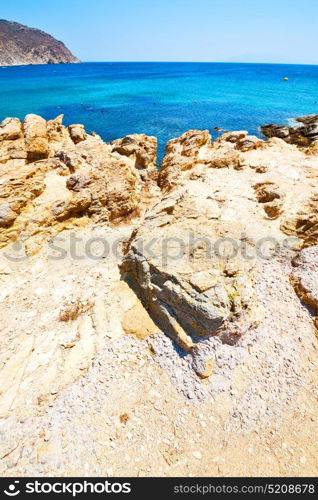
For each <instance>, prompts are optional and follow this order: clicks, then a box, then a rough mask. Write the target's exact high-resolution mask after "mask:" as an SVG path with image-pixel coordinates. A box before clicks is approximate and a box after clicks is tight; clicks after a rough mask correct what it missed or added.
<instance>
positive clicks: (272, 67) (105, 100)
mask: <svg viewBox="0 0 318 500" xmlns="http://www.w3.org/2000/svg"><path fill="white" fill-rule="evenodd" d="M284 77H288V78H289V80H288V81H284V80H283V78H284ZM27 113H37V114H40V115H42V116H43V117H45V118H46V119H51V118H54V117H55V116H57V115H59V114H61V113H63V114H64V117H65V118H64V120H65V123H66V124H67V125H68V124H71V123H84V124H85V126H86V128H87V130H88V131H95V132H97V133H99V134H100V135H101V136H102V137H103V139H105V140H106V141H110V140H112V139H115V138H118V137H123V136H125V135H127V134H132V133H145V134H150V135H155V136H157V137H158V139H159V145H160V153H161V154H162V152H163V148H164V144H165V143H166V141H167V140H169V139H171V138H173V137H176V136H178V135H180V134H181V133H183V132H184V131H186V130H188V129H191V128H198V129H209V130H210V131H211V132H212V135H213V136H214V137H216V136H217V135H218V134H217V133H216V132H214V131H213V129H214V127H216V126H217V127H219V128H222V129H225V130H234V129H236V130H238V129H246V130H249V131H250V132H251V133H253V134H257V135H260V132H259V130H258V129H259V127H260V125H263V124H265V123H270V122H278V123H287V122H288V119H289V118H293V117H296V116H299V115H302V114H311V113H318V66H300V65H279V64H240V63H236V64H234V63H83V64H66V65H49V66H22V67H8V68H0V119H3V118H5V117H7V116H18V117H19V118H21V119H22V118H23V117H24V116H25V114H27Z"/></svg>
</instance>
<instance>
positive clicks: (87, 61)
mask: <svg viewBox="0 0 318 500" xmlns="http://www.w3.org/2000/svg"><path fill="white" fill-rule="evenodd" d="M92 63H93V64H98V63H101V64H103V63H115V64H122V63H125V64H130V63H131V64H136V63H139V64H141V63H146V64H147V63H150V64H156V63H164V64H196V63H197V64H263V65H271V64H276V65H278V66H318V62H317V63H288V62H259V61H161V60H160V61H150V60H149V61H148V60H147V61H124V60H123V61H121V60H116V61H115V60H114V61H109V60H108V61H107V60H105V61H93V60H90V61H89V60H80V63H77V64H92ZM71 64H73V63H71Z"/></svg>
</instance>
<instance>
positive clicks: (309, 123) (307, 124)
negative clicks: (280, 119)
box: [261, 115, 318, 146]
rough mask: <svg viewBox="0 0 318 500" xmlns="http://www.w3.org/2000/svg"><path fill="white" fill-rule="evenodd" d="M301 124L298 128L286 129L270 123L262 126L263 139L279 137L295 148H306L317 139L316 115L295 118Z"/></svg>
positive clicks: (317, 120)
mask: <svg viewBox="0 0 318 500" xmlns="http://www.w3.org/2000/svg"><path fill="white" fill-rule="evenodd" d="M296 121H298V122H300V123H302V124H303V125H302V126H300V127H286V126H280V125H276V124H275V123H270V124H269V125H263V126H262V127H261V130H262V132H263V134H264V135H265V137H267V138H271V137H279V138H281V139H284V140H285V141H286V142H288V143H290V144H296V145H297V146H308V145H309V144H310V143H311V142H313V141H316V140H317V139H318V115H308V116H301V117H299V118H296Z"/></svg>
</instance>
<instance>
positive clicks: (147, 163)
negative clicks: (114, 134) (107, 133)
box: [110, 134, 158, 182]
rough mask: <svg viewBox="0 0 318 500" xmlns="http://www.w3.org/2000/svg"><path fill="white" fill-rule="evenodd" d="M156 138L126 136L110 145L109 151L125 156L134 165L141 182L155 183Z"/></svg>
mask: <svg viewBox="0 0 318 500" xmlns="http://www.w3.org/2000/svg"><path fill="white" fill-rule="evenodd" d="M157 143H158V141H157V138H156V137H150V136H146V135H144V134H132V135H127V136H126V137H124V138H122V139H117V140H115V141H113V142H111V143H110V147H111V151H112V152H113V153H118V154H120V155H121V156H127V157H128V158H129V159H130V160H131V161H132V162H133V164H134V167H135V169H136V173H137V174H138V176H139V177H140V179H141V180H142V181H149V180H153V181H155V182H156V181H157V177H158V170H157V165H156V162H157V146H158V144H157Z"/></svg>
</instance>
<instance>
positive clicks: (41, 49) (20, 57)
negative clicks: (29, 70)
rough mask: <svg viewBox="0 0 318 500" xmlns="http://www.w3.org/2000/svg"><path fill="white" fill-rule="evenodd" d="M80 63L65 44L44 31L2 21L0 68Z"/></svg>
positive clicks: (0, 31)
mask: <svg viewBox="0 0 318 500" xmlns="http://www.w3.org/2000/svg"><path fill="white" fill-rule="evenodd" d="M78 62H79V60H78V59H77V57H75V56H73V54H72V53H71V52H70V51H69V50H68V49H67V48H66V47H65V45H64V43H63V42H60V41H58V40H56V39H55V38H53V37H52V36H51V35H48V34H47V33H44V31H40V30H38V29H35V28H28V27H27V26H24V25H22V24H19V23H15V22H10V21H6V20H4V19H1V20H0V66H12V65H24V64H59V63H78Z"/></svg>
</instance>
